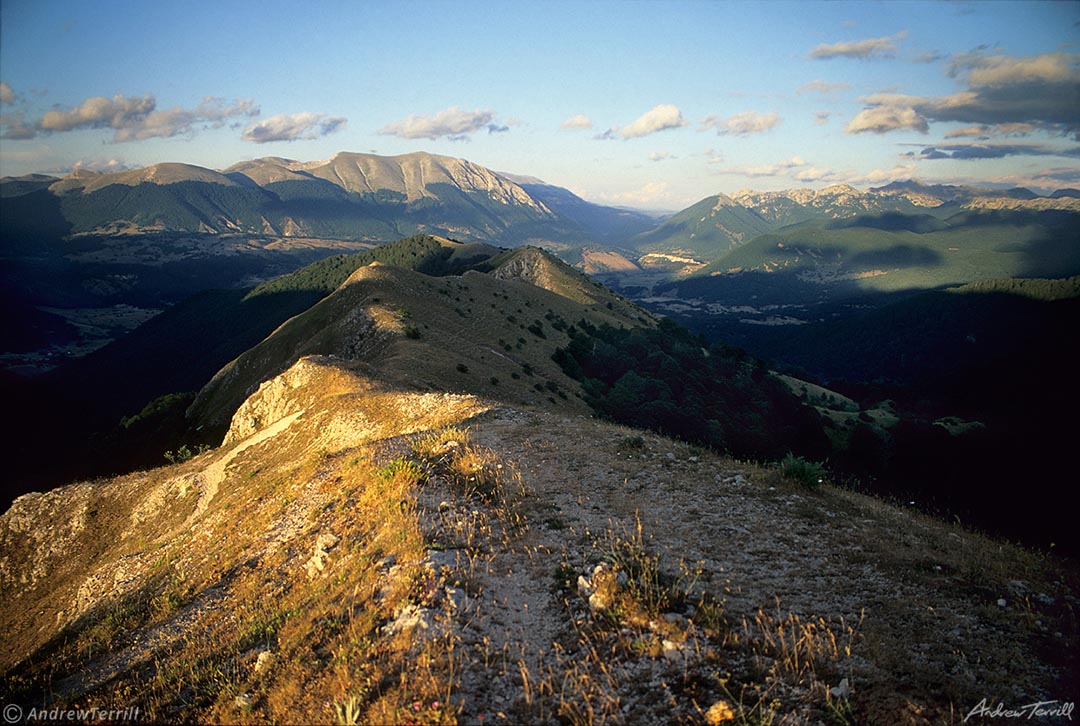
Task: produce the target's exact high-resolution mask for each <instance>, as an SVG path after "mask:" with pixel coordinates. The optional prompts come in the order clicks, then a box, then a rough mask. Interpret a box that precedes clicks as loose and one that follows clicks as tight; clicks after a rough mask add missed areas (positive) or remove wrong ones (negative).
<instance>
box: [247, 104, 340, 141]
mask: <svg viewBox="0 0 1080 726" xmlns="http://www.w3.org/2000/svg"><path fill="white" fill-rule="evenodd" d="M344 126H345V117H344V116H327V115H326V114H322V113H311V112H310V111H304V112H302V113H280V114H278V115H276V116H271V117H270V118H267V119H263V120H262V121H259V122H258V123H256V124H252V125H251V126H248V127H247V128H246V129H244V132H243V134H241V136H240V138H242V139H243V140H244V141H252V142H254V143H256V144H266V143H269V142H271V141H300V140H306V139H317V138H320V137H322V136H326V135H328V134H332V133H334V132H335V131H338V130H340V129H342V128H344Z"/></svg>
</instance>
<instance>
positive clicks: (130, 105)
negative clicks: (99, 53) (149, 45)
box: [2, 94, 259, 142]
mask: <svg viewBox="0 0 1080 726" xmlns="http://www.w3.org/2000/svg"><path fill="white" fill-rule="evenodd" d="M258 114H259V107H258V106H256V105H255V104H254V103H253V102H252V101H251V100H246V101H241V100H235V101H233V102H232V103H226V101H225V99H222V98H215V97H212V96H208V97H206V98H204V99H203V100H202V101H201V102H200V103H199V105H198V106H196V107H195V108H193V109H184V108H180V107H177V108H172V109H167V110H163V111H159V110H157V100H156V99H155V98H154V97H153V96H152V95H146V96H141V97H139V96H124V95H121V94H117V95H115V96H112V97H111V98H109V97H105V96H93V97H91V98H88V99H86V100H85V101H83V102H82V103H81V104H79V105H78V106H76V107H74V108H71V109H66V110H53V111H47V112H46V113H45V114H43V115H42V116H41V118H39V119H38V120H37V121H33V122H30V123H27V122H25V121H24V120H23V118H22V117H21V116H20V117H5V118H4V119H3V121H2V125H3V126H5V127H6V130H5V131H4V133H3V137H4V138H8V139H13V138H33V137H34V136H36V135H37V134H38V133H66V132H69V131H79V130H84V129H106V128H107V129H113V131H114V133H113V141H115V142H124V141H138V140H142V139H149V138H154V137H171V136H177V135H179V134H184V133H188V132H192V131H194V130H195V129H196V128H197V127H210V128H220V127H221V126H223V125H225V123H226V122H227V121H228V120H229V119H232V118H239V117H245V116H247V117H250V116H257V115H258Z"/></svg>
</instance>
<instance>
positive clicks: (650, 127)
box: [621, 104, 686, 139]
mask: <svg viewBox="0 0 1080 726" xmlns="http://www.w3.org/2000/svg"><path fill="white" fill-rule="evenodd" d="M681 126H686V120H685V119H683V115H682V111H680V110H679V107H678V106H673V105H671V104H662V105H660V106H656V107H654V108H653V109H652V110H650V111H646V112H645V113H644V114H642V115H641V116H639V117H638V118H637V119H636V120H635V121H634V122H633V123H632V124H630V125H629V126H627V127H625V128H624V129H623V130H622V132H621V133H622V137H623V138H624V139H636V138H639V137H641V136H648V135H649V134H655V133H656V132H657V131H664V130H666V129H677V128H679V127H681Z"/></svg>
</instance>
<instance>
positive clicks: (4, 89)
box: [0, 82, 15, 103]
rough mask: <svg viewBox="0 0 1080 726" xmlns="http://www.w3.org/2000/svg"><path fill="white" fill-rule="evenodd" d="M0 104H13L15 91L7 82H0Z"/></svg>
mask: <svg viewBox="0 0 1080 726" xmlns="http://www.w3.org/2000/svg"><path fill="white" fill-rule="evenodd" d="M0 103H15V91H13V90H11V86H9V85H8V84H7V82H0Z"/></svg>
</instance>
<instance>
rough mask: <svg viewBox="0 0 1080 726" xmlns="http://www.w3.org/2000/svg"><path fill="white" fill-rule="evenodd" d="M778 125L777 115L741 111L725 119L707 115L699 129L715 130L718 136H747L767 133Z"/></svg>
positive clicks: (778, 118)
mask: <svg viewBox="0 0 1080 726" xmlns="http://www.w3.org/2000/svg"><path fill="white" fill-rule="evenodd" d="M778 123H780V115H779V114H776V113H758V112H757V111H743V112H742V113H737V114H735V115H734V116H728V117H727V118H721V117H720V116H717V115H716V114H709V115H708V116H706V117H705V118H704V119H703V120H702V122H701V128H702V130H705V129H709V128H713V129H716V133H717V134H719V135H732V136H749V135H750V134H760V133H762V132H765V131H768V130H769V129H771V128H772V127H773V126H776V125H777V124H778Z"/></svg>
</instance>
